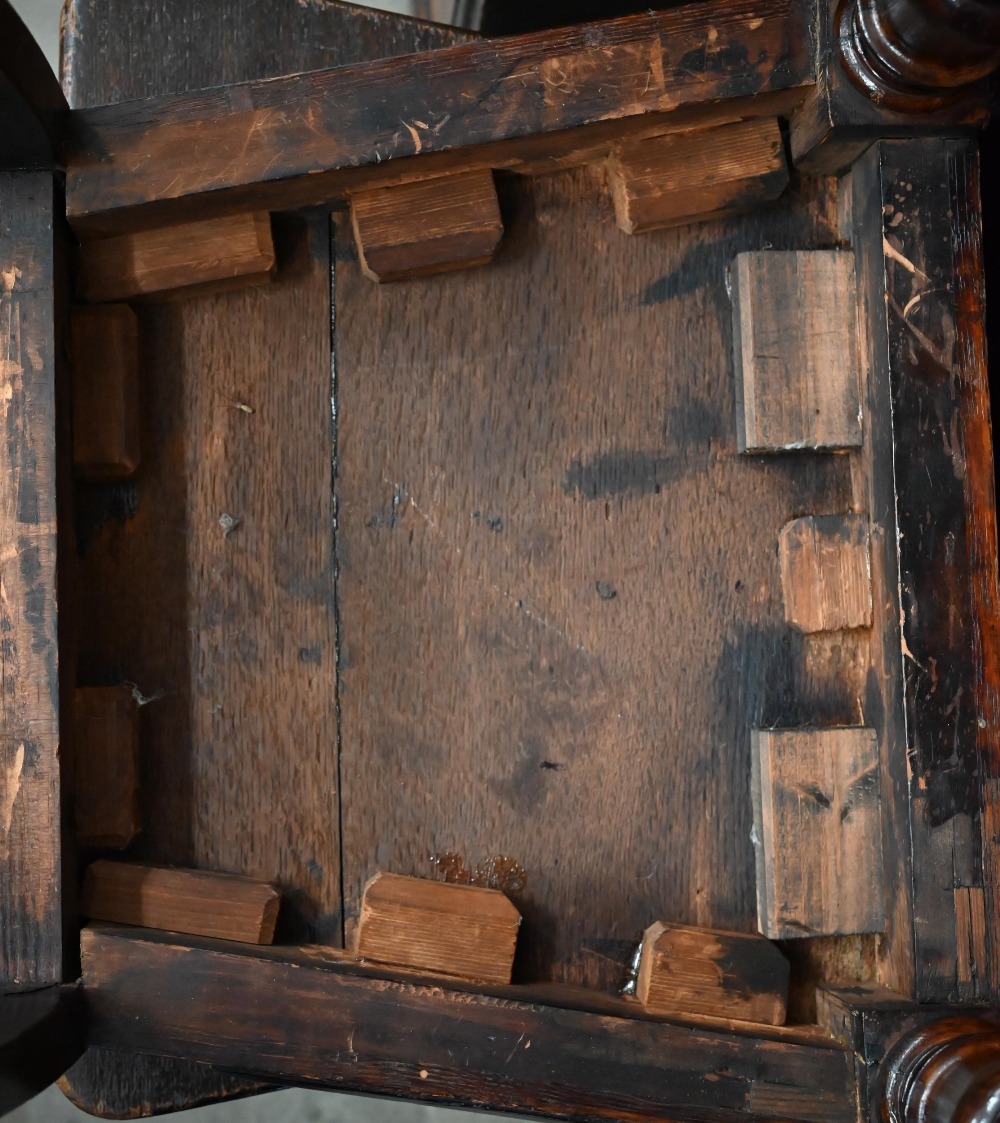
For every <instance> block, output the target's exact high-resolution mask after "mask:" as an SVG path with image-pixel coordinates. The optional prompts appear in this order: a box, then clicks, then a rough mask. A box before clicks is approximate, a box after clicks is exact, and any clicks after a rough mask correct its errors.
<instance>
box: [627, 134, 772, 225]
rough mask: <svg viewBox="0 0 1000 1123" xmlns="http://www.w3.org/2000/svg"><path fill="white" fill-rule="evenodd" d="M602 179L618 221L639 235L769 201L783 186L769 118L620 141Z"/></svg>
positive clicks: (733, 212) (748, 208)
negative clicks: (639, 139)
mask: <svg viewBox="0 0 1000 1123" xmlns="http://www.w3.org/2000/svg"><path fill="white" fill-rule="evenodd" d="M608 180H609V183H610V186H611V193H612V196H613V198H614V203H615V215H616V217H617V219H618V225H619V226H620V227H621V228H622V230H624V231H625V232H626V233H627V234H642V233H644V232H645V231H647V230H657V229H659V228H661V227H665V226H679V225H681V224H683V223H687V222H697V221H699V220H701V219H705V218H710V217H720V216H723V215H728V214H735V213H737V212H738V211H743V210H750V209H751V208H753V207H755V206H758V205H759V204H761V203H767V202H770V201H771V200H773V199H777V197H778V196H779V195H780V194H781V193H782V192H783V191H784V190H785V188H786V187H787V186H788V165H787V162H786V160H785V150H784V146H783V144H782V140H781V130H780V129H779V127H778V122H777V121H776V120H775V119H774V118H764V119H763V120H759V121H740V122H738V123H737V124H728V125H722V126H720V127H718V128H714V129H705V130H701V131H698V132H686V133H674V134H671V135H669V136H659V137H652V138H651V139H649V140H643V141H638V142H632V143H629V144H623V145H620V146H619V147H617V148H615V149H614V150H613V151H612V154H611V159H610V160H609V161H608Z"/></svg>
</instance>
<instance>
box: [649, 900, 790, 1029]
mask: <svg viewBox="0 0 1000 1123" xmlns="http://www.w3.org/2000/svg"><path fill="white" fill-rule="evenodd" d="M636 997H637V998H638V999H639V1001H640V1002H641V1003H642V1004H643V1006H645V1008H646V1009H647V1010H650V1011H653V1012H656V1013H661V1014H668V1015H669V1014H671V1013H678V1012H684V1011H686V1012H688V1013H703V1014H712V1015H715V1016H717V1017H719V1016H721V1017H732V1018H735V1017H739V1018H743V1019H745V1020H746V1021H748V1022H765V1023H768V1024H771V1025H783V1024H784V1021H785V1009H786V1006H787V1004H788V960H787V959H786V958H785V957H784V956H783V955H782V954H781V952H780V951H779V950H778V949H777V947H776V946H775V945H774V944H772V943H771V942H770V940H765V939H764V938H763V937H761V936H748V935H745V934H743V933H738V932H720V931H717V930H715V929H711V928H692V927H690V926H688V925H683V924H671V923H664V922H662V921H657V922H656V923H655V924H653V925H651V926H650V927H649V928H647V929H646V931H645V932H644V933H643V936H642V951H641V955H640V959H639V973H638V977H637V980H636Z"/></svg>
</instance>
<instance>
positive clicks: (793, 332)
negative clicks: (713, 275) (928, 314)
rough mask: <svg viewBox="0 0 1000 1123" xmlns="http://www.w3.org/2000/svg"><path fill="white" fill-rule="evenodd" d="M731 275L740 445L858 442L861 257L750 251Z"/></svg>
mask: <svg viewBox="0 0 1000 1123" xmlns="http://www.w3.org/2000/svg"><path fill="white" fill-rule="evenodd" d="M731 282H732V298H733V341H734V351H735V362H736V414H737V442H738V446H739V449H740V451H741V452H782V451H785V450H790V449H838V448H857V447H859V446H860V445H861V397H860V380H859V374H858V369H859V366H858V344H857V301H856V296H855V279H854V255H853V254H851V253H849V252H846V251H841V250H807V251H788V252H779V251H767V250H765V251H760V252H752V253H741V254H739V255H738V256H737V258H736V260H735V262H734V264H733V269H732V274H731Z"/></svg>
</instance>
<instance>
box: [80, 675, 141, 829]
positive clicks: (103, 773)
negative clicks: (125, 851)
mask: <svg viewBox="0 0 1000 1123" xmlns="http://www.w3.org/2000/svg"><path fill="white" fill-rule="evenodd" d="M73 736H74V772H75V775H76V841H77V843H78V844H79V845H81V846H109V847H115V848H118V849H121V848H123V847H126V846H128V844H129V843H130V842H131V841H132V840H133V839H134V838H135V836H136V835H137V834H138V833H139V830H140V829H141V814H140V810H139V706H138V704H137V703H136V700H135V698H134V697H133V695H132V691H131V689H130V688H129V687H127V686H110V687H101V688H89V689H84V690H77V691H76V692H75V694H74V696H73Z"/></svg>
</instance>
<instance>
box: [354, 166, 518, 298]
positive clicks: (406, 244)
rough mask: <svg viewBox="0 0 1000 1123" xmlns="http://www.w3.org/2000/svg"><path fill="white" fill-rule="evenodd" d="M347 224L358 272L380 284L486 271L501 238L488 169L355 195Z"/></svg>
mask: <svg viewBox="0 0 1000 1123" xmlns="http://www.w3.org/2000/svg"><path fill="white" fill-rule="evenodd" d="M351 221H352V223H353V226H354V237H355V240H356V242H357V247H358V254H359V256H360V258H361V268H362V269H363V270H364V273H365V275H366V276H368V277H371V278H372V280H375V281H382V282H386V281H401V280H404V279H405V278H407V277H422V276H428V275H430V274H433V273H445V272H449V271H451V270H453V269H465V268H467V267H468V266H471V265H485V264H486V263H487V262H489V261H490V260H491V259H492V258H493V254H494V253H495V252H496V248H497V246H498V245H499V244H500V239H501V238H502V237H503V220H502V219H501V217H500V204H499V203H498V202H497V193H496V187H495V186H494V184H493V173H492V172H491V171H489V170H488V169H481V170H479V171H472V172H466V173H465V174H462V175H452V176H445V177H442V178H439V179H428V180H422V181H419V182H416V183H404V184H401V185H399V186H398V187H381V188H376V189H375V190H371V191H358V192H356V193H355V194H354V195H352V196H351Z"/></svg>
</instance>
